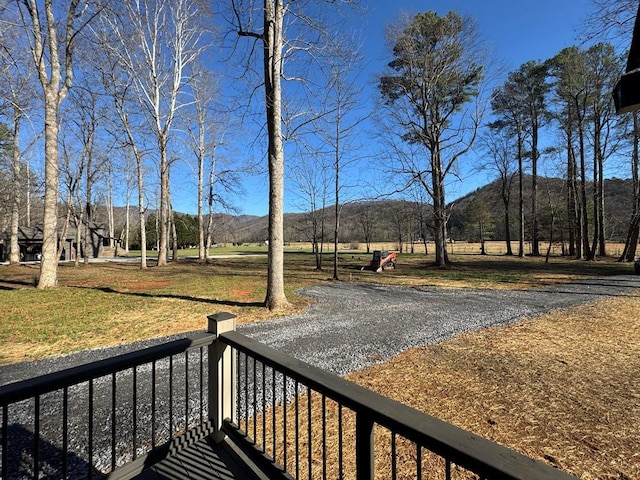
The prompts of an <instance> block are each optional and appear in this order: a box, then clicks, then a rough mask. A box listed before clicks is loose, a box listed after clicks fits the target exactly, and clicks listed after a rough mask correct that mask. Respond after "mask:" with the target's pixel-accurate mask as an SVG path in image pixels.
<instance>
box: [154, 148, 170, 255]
mask: <svg viewBox="0 0 640 480" xmlns="http://www.w3.org/2000/svg"><path fill="white" fill-rule="evenodd" d="M158 143H159V149H160V208H159V209H158V221H159V223H160V225H159V227H160V228H159V232H158V263H157V266H158V267H160V266H162V265H166V264H167V252H168V249H169V242H168V240H169V198H168V194H169V162H168V160H167V142H166V139H165V138H164V137H163V136H161V138H159V139H158Z"/></svg>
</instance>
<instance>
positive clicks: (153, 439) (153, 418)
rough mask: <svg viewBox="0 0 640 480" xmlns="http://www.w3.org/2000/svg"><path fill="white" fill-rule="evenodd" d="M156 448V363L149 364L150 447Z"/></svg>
mask: <svg viewBox="0 0 640 480" xmlns="http://www.w3.org/2000/svg"><path fill="white" fill-rule="evenodd" d="M155 446H156V361H155V360H154V361H152V362H151V447H152V448H154V447H155Z"/></svg>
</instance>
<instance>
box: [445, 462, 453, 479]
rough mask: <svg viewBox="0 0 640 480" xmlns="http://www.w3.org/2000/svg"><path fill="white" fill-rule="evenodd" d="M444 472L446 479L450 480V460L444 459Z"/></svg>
mask: <svg viewBox="0 0 640 480" xmlns="http://www.w3.org/2000/svg"><path fill="white" fill-rule="evenodd" d="M444 474H445V479H446V480H451V460H449V459H448V458H445V459H444Z"/></svg>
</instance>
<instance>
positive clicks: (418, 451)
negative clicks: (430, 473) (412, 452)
mask: <svg viewBox="0 0 640 480" xmlns="http://www.w3.org/2000/svg"><path fill="white" fill-rule="evenodd" d="M416 467H417V472H416V478H417V479H418V480H422V447H420V445H418V444H416Z"/></svg>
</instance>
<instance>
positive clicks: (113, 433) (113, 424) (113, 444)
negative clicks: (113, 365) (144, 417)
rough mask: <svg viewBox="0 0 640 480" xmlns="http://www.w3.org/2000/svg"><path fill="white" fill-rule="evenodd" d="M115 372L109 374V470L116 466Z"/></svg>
mask: <svg viewBox="0 0 640 480" xmlns="http://www.w3.org/2000/svg"><path fill="white" fill-rule="evenodd" d="M116 402H117V396H116V374H115V372H114V373H112V374H111V471H112V472H113V471H114V470H115V468H116V437H117V434H118V432H117V430H116V424H117V421H116Z"/></svg>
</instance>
